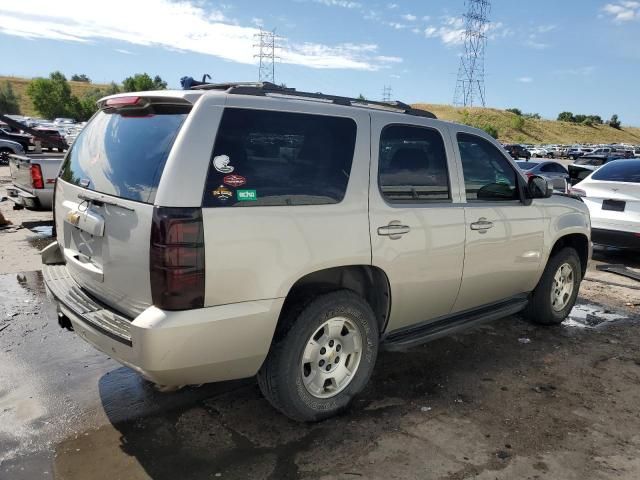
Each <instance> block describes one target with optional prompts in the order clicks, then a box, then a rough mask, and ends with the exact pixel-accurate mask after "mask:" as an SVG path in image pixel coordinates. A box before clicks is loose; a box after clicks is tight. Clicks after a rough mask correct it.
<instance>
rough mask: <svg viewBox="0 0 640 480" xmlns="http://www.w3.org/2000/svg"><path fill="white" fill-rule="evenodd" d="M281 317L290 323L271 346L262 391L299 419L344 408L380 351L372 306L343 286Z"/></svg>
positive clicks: (317, 417)
mask: <svg viewBox="0 0 640 480" xmlns="http://www.w3.org/2000/svg"><path fill="white" fill-rule="evenodd" d="M283 320H285V322H292V326H291V328H290V329H289V330H288V331H287V332H286V333H285V334H284V335H283V336H282V338H280V339H279V340H277V341H276V343H274V344H273V345H272V346H271V350H270V351H269V355H268V356H267V359H266V360H265V363H264V364H263V366H262V368H261V369H260V371H259V372H258V385H259V386H260V390H261V391H262V394H263V395H264V396H265V397H266V398H267V400H268V401H269V402H270V403H271V404H272V405H273V406H274V407H275V408H276V409H277V410H279V411H280V412H282V413H283V414H285V415H286V416H288V417H289V418H292V419H294V420H298V421H304V422H315V421H319V420H323V419H325V418H329V417H332V416H334V415H336V414H338V413H339V412H341V411H343V410H344V409H345V408H347V406H348V405H349V403H350V402H351V400H352V399H353V397H354V396H355V395H356V394H358V393H359V392H360V391H361V390H362V389H363V388H364V387H365V385H366V384H367V382H368V381H369V378H370V376H371V372H372V371H373V367H374V365H375V361H376V357H377V354H378V337H379V336H378V325H377V322H376V318H375V315H374V313H373V311H372V310H371V307H370V306H369V304H368V303H367V302H366V301H365V300H364V299H363V298H362V297H360V296H358V295H356V294H355V293H353V292H351V291H348V290H340V291H336V292H332V293H328V294H325V295H321V296H318V297H316V298H315V299H314V300H312V301H311V302H310V303H309V304H307V305H306V307H304V309H303V310H302V311H301V312H300V313H299V314H298V315H297V316H296V317H295V318H291V319H283ZM285 324H287V323H285Z"/></svg>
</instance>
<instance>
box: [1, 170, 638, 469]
mask: <svg viewBox="0 0 640 480" xmlns="http://www.w3.org/2000/svg"><path fill="white" fill-rule="evenodd" d="M2 168H3V167H0V182H1V181H2V175H3V171H2ZM5 175H6V174H5ZM2 195H3V191H2V184H1V183H0V197H1V196H2ZM0 211H2V213H3V214H4V215H5V216H6V217H7V218H9V219H10V220H12V221H13V222H14V224H15V225H20V224H21V223H22V222H31V221H47V220H50V218H51V217H50V213H47V212H28V211H21V212H15V211H13V210H11V206H10V204H9V202H0ZM47 241H48V239H46V238H45V239H43V238H42V235H38V234H35V233H32V232H31V231H30V230H29V229H27V228H21V229H9V230H4V231H2V230H0V257H1V259H2V260H1V262H0V268H1V270H0V479H22V478H25V479H33V478H57V479H88V478H90V479H103V478H104V479H109V480H116V479H127V480H129V479H148V478H153V479H163V478H171V479H174V478H197V479H213V478H223V479H224V478H226V479H247V478H250V479H253V478H256V479H260V478H268V479H274V480H278V479H288V478H292V479H293V478H301V479H358V478H363V479H364V478H367V479H396V478H397V479H451V480H453V479H468V478H474V479H486V480H493V479H567V480H571V479H576V480H582V479H612V478H616V479H617V478H620V479H630V480H631V479H633V480H636V479H638V478H640V454H639V453H640V322H639V321H640V282H636V281H634V280H631V279H626V278H624V277H620V276H618V275H614V274H610V273H604V272H600V271H597V270H596V269H595V265H597V264H598V263H626V264H627V265H629V266H632V267H635V268H638V267H640V257H639V256H638V255H635V256H634V255H631V254H623V253H619V252H618V253H616V252H613V251H597V252H596V255H595V259H594V261H593V262H592V265H591V266H590V268H589V272H588V274H587V277H586V279H585V281H584V282H583V284H582V288H581V292H580V297H579V303H578V305H577V306H576V308H575V309H574V311H573V312H572V315H571V317H570V319H569V320H567V321H566V322H565V323H564V324H563V325H561V326H559V327H555V328H540V327H537V326H534V325H531V324H529V323H527V322H525V321H524V320H523V319H521V318H520V317H518V316H512V317H508V318H505V319H502V320H500V321H498V322H494V323H492V324H489V325H485V326H483V327H481V328H478V329H476V330H472V331H469V332H467V333H465V334H462V335H456V336H453V337H449V338H445V339H442V340H438V341H435V342H432V343H429V344H427V345H424V346H421V347H419V348H415V349H412V350H411V351H408V352H405V353H389V352H383V353H382V354H381V355H380V357H379V359H378V362H377V365H376V370H375V373H374V376H373V378H372V380H371V382H370V384H369V386H368V387H367V389H366V390H365V392H363V394H361V395H360V396H359V397H358V398H357V399H356V401H355V402H354V404H353V406H352V407H351V409H350V410H349V411H348V412H346V413H345V414H344V415H342V416H340V417H338V418H335V419H331V420H328V421H325V422H322V423H319V424H313V425H306V424H297V423H294V422H292V421H289V420H287V419H286V418H285V417H283V416H282V415H279V414H278V413H276V412H275V411H274V410H273V409H272V408H271V407H270V406H269V404H268V403H267V402H266V401H265V400H264V399H263V398H262V397H261V395H260V392H259V390H258V388H257V385H256V383H255V380H254V379H247V380H242V381H237V382H226V383H219V384H212V385H204V386H202V387H200V388H185V389H183V390H181V391H179V392H174V393H161V392H158V391H156V389H155V388H154V387H153V385H151V384H149V383H148V382H146V381H144V380H142V379H141V378H140V377H139V376H138V375H137V374H135V373H134V372H132V371H131V370H129V369H127V368H125V367H122V366H120V365H119V364H118V363H116V362H115V361H113V360H111V359H110V358H108V357H106V356H105V355H103V354H101V353H99V352H97V351H95V350H94V349H93V348H91V347H90V346H88V345H87V344H85V343H84V342H83V341H82V340H80V339H79V338H77V337H76V336H75V335H74V334H73V333H71V332H67V331H65V330H62V329H60V328H59V327H58V325H57V322H56V319H55V311H54V309H53V306H52V305H51V303H50V301H49V299H48V298H47V296H46V294H45V291H44V286H43V284H42V277H41V275H40V273H39V272H38V271H37V270H38V268H39V265H38V258H37V255H36V253H37V252H36V248H35V247H34V245H35V246H38V245H41V244H43V243H44V244H46V242H47Z"/></svg>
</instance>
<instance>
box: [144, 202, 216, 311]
mask: <svg viewBox="0 0 640 480" xmlns="http://www.w3.org/2000/svg"><path fill="white" fill-rule="evenodd" d="M204 259H205V257H204V231H203V228H202V210H201V209H200V208H178V207H155V208H154V209H153V223H152V226H151V249H150V256H149V261H150V273H151V298H152V300H153V304H154V305H155V306H156V307H158V308H162V309H164V310H188V309H191V308H202V307H203V306H204V280H205V271H204Z"/></svg>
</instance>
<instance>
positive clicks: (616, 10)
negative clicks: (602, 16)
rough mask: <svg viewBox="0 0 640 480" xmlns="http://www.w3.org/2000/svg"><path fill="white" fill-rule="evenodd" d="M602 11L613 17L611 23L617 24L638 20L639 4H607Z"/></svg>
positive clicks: (632, 2)
mask: <svg viewBox="0 0 640 480" xmlns="http://www.w3.org/2000/svg"><path fill="white" fill-rule="evenodd" d="M602 11H603V12H604V13H606V14H607V15H610V16H611V17H613V21H614V22H617V23H622V22H629V21H631V20H640V2H637V1H622V2H616V3H607V4H606V5H605V6H604V7H602Z"/></svg>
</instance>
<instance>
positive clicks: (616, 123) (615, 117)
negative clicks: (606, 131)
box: [609, 113, 622, 130]
mask: <svg viewBox="0 0 640 480" xmlns="http://www.w3.org/2000/svg"><path fill="white" fill-rule="evenodd" d="M609 126H610V127H611V128H615V129H616V130H620V128H622V123H621V122H620V119H618V115H617V114H615V113H614V114H613V115H612V116H611V120H609Z"/></svg>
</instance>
